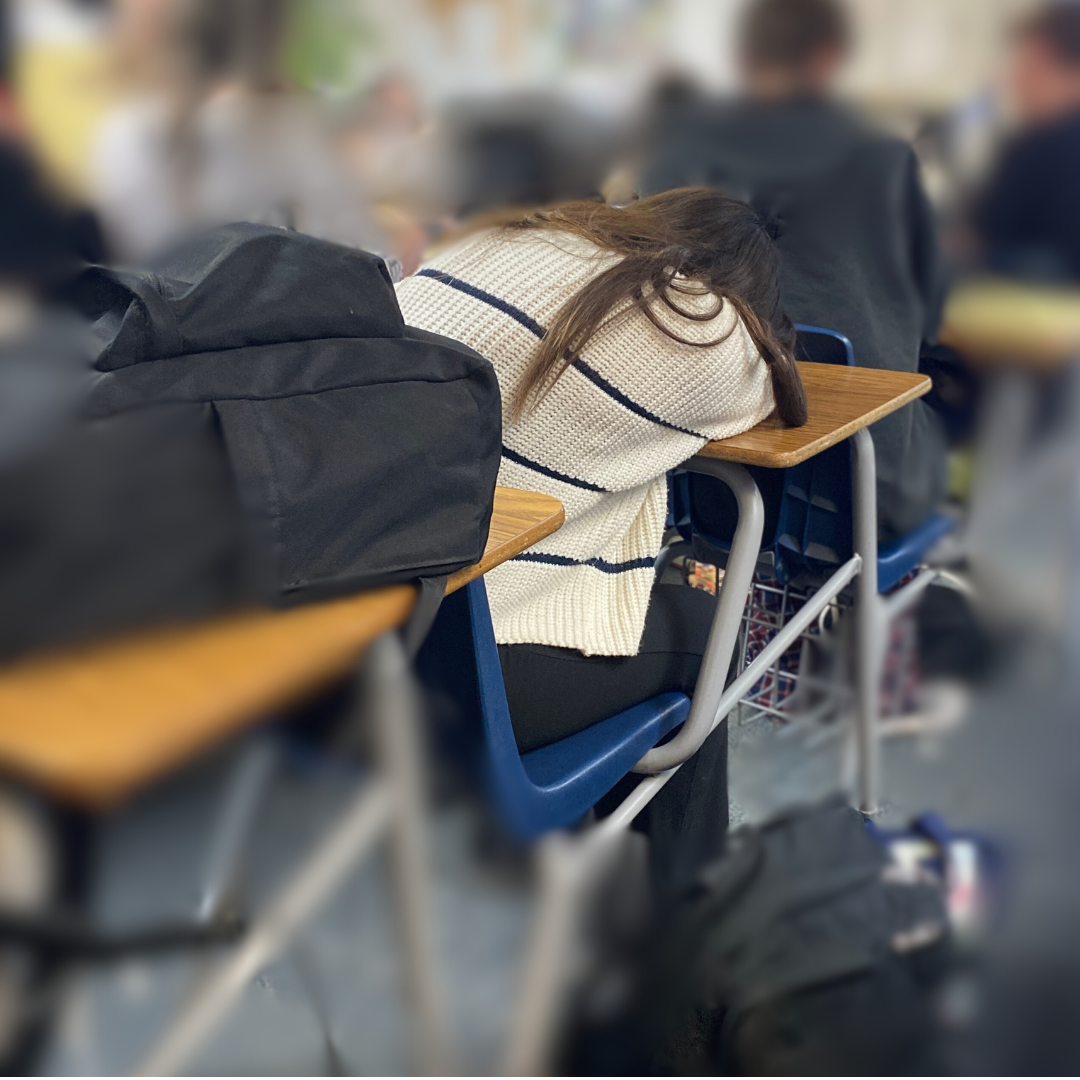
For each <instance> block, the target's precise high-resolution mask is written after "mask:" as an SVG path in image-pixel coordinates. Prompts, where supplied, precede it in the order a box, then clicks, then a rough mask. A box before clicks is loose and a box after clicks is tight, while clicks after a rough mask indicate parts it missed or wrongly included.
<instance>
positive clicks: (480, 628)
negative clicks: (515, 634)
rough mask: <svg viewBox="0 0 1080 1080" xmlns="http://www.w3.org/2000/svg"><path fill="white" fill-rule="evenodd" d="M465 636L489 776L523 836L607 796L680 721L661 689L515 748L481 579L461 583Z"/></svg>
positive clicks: (680, 704) (681, 714) (678, 707)
mask: <svg viewBox="0 0 1080 1080" xmlns="http://www.w3.org/2000/svg"><path fill="white" fill-rule="evenodd" d="M465 592H466V596H467V602H468V620H469V636H468V640H469V641H470V642H471V644H472V650H471V652H472V658H473V662H474V663H475V669H476V677H477V689H478V691H479V698H480V714H481V717H482V719H483V725H484V736H485V737H484V744H485V757H486V765H487V772H488V780H489V783H490V785H491V788H492V793H493V795H494V797H495V799H496V802H497V804H498V807H499V809H500V810H501V812H502V814H503V816H504V818H505V820H506V822H507V823H508V824H509V826H510V827H511V829H512V830H513V831H514V832H515V833H516V834H517V835H518V836H519V837H521V839H523V840H525V839H531V838H533V837H535V836H539V835H540V834H541V833H544V832H548V831H549V830H551V829H558V828H563V827H565V826H567V825H572V824H574V823H575V822H576V821H579V820H580V819H581V817H582V816H583V815H584V814H585V813H586V812H587V811H588V810H589V808H590V807H591V806H593V805H595V804H596V803H597V802H598V801H599V800H600V798H601V797H602V796H604V795H606V794H607V793H608V792H609V791H610V790H611V789H612V788H613V787H614V786H615V785H616V784H617V783H618V782H619V780H621V779H622V778H623V777H624V776H625V775H626V774H627V773H628V772H629V771H630V770H631V769H632V768H633V766H634V765H635V764H636V763H637V762H638V761H639V760H640V759H641V757H642V756H643V755H644V754H645V753H646V751H648V750H651V749H652V747H654V746H655V745H656V744H657V743H658V742H659V741H660V740H661V739H663V738H664V736H665V735H667V734H668V733H670V732H672V731H674V730H675V728H677V727H678V726H679V725H680V724H682V723H683V721H685V720H686V717H687V714H688V713H689V711H690V699H689V698H688V697H687V696H686V695H685V694H677V693H669V694H660V695H659V696H658V697H655V698H652V699H651V700H649V701H645V702H642V703H641V704H640V705H635V706H633V707H632V708H630V709H627V710H625V711H624V712H621V713H618V714H616V715H615V716H611V717H608V719H606V720H601V721H600V722H599V723H598V724H593V725H592V726H591V727H588V728H586V729H585V730H584V731H580V732H578V733H577V734H576V735H571V736H569V737H568V738H565V739H560V740H559V741H558V742H555V743H552V744H550V745H548V746H544V747H541V748H540V749H539V750H533V751H531V752H530V753H527V754H521V753H519V752H518V748H517V740H516V739H515V738H514V729H513V726H512V725H511V723H510V709H509V707H508V705H507V702H506V687H505V685H504V683H503V677H502V668H501V667H500V665H499V653H498V648H497V646H496V644H495V633H494V630H493V629H492V625H491V611H490V609H489V608H488V601H487V591H486V590H485V588H484V580H483V578H477V579H476V580H475V581H472V582H470V583H469V584H468V585H467V586H466V588H465Z"/></svg>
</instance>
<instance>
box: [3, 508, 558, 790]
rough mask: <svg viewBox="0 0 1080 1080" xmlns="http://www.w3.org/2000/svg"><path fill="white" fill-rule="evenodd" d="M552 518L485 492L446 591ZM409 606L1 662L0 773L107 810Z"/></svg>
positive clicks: (359, 646)
mask: <svg viewBox="0 0 1080 1080" xmlns="http://www.w3.org/2000/svg"><path fill="white" fill-rule="evenodd" d="M562 521H563V509H562V504H561V503H559V501H558V500H557V499H552V498H550V497H549V496H546V495H536V494H533V493H532V492H527V491H517V490H515V489H512V488H498V489H497V490H496V497H495V511H494V514H493V515H492V521H491V531H490V535H489V537H488V543H487V548H486V550H485V552H484V557H483V559H482V560H481V561H480V562H479V563H477V564H476V565H475V566H470V567H466V568H465V569H464V570H460V571H458V573H456V574H454V575H453V576H452V578H451V580H450V581H449V582H448V585H447V587H448V589H449V590H450V591H452V590H453V589H456V588H460V587H461V586H462V585H464V584H465V583H466V582H468V581H471V580H472V579H473V578H475V577H479V576H480V575H481V574H483V573H486V572H487V571H488V570H490V569H492V568H493V567H495V566H497V565H499V563H502V562H505V561H506V560H507V559H509V558H511V557H512V556H514V555H516V554H518V553H519V552H521V551H524V550H525V549H526V548H528V547H529V546H531V545H532V544H535V543H536V542H537V541H538V540H540V539H542V538H543V537H545V536H548V535H550V534H551V533H553V532H554V531H555V530H556V529H558V528H559V526H560V525H561V524H562ZM415 599H416V591H415V589H414V588H413V587H412V586H411V585H394V586H390V587H387V588H382V589H376V590H373V591H371V592H367V593H363V594H360V595H358V596H350V597H345V598H342V599H339V600H332V601H329V602H326V603H321V604H311V605H308V606H306V607H299V608H294V609H291V610H287V611H258V612H249V613H243V614H238V615H231V616H228V617H225V618H221V619H216V620H214V621H213V622H210V623H206V624H201V625H198V626H188V627H170V628H163V629H155V630H149V631H143V632H141V633H139V634H138V636H137V637H136V636H131V637H128V638H125V639H122V640H114V641H107V642H101V643H95V644H91V645H86V646H82V647H79V648H71V649H65V650H62V651H58V652H54V653H49V654H39V655H34V656H29V657H26V658H24V659H21V660H18V661H16V662H14V663H11V664H8V665H6V666H5V667H3V668H0V767H2V768H4V769H6V770H7V771H9V772H10V773H12V774H14V775H16V776H19V777H20V778H22V779H24V780H26V781H28V782H30V783H32V784H35V785H36V786H38V787H41V788H44V789H45V790H46V791H47V792H48V793H49V794H51V795H53V796H56V797H58V798H61V799H64V800H67V801H70V802H75V803H78V804H80V805H83V806H89V807H103V806H107V805H109V804H112V803H116V802H118V801H120V800H122V799H123V798H125V797H126V796H128V795H130V794H131V793H132V792H133V791H135V790H136V789H137V788H139V787H141V786H142V785H144V784H146V783H148V782H150V781H151V780H153V779H156V778H157V777H159V776H161V775H163V774H164V773H166V772H168V771H169V770H170V769H173V768H176V767H178V766H180V765H182V764H183V763H184V762H185V761H188V760H190V759H191V758H193V757H194V756H195V755H196V754H198V753H200V752H201V751H203V750H206V749H207V748H209V747H211V746H213V745H215V744H217V743H219V742H221V741H223V740H224V739H226V738H228V737H229V736H230V735H232V734H234V733H235V732H237V731H239V730H241V729H243V728H245V727H248V726H250V725H251V724H253V723H256V722H258V721H259V720H260V719H263V718H265V716H266V714H267V713H269V712H272V711H275V710H279V709H282V708H286V707H288V706H290V705H292V704H295V703H296V702H298V701H300V700H302V699H303V698H304V697H305V696H307V695H309V694H312V693H315V692H317V691H318V690H320V689H322V688H324V687H326V686H327V685H329V684H331V683H332V682H333V681H334V680H335V679H338V678H341V677H342V676H343V675H345V674H346V673H347V672H348V671H349V670H350V668H351V667H352V665H353V664H354V663H355V661H356V659H357V657H358V656H359V655H360V653H361V652H362V651H363V650H364V648H365V647H366V646H367V645H368V644H369V643H370V642H371V641H373V640H374V639H375V638H376V637H378V636H379V634H381V633H383V632H385V631H386V630H390V629H393V628H394V627H396V626H401V625H402V624H403V623H404V622H405V621H406V620H407V619H408V617H409V614H410V613H411V612H412V609H413V605H414V603H415Z"/></svg>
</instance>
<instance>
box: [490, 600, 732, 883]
mask: <svg viewBox="0 0 1080 1080" xmlns="http://www.w3.org/2000/svg"><path fill="white" fill-rule="evenodd" d="M715 612H716V599H715V597H712V596H710V595H709V594H708V593H706V592H702V591H701V590H699V589H691V588H688V587H687V586H685V585H657V586H654V588H653V592H652V599H651V600H650V602H649V612H648V616H647V617H646V620H645V633H644V635H643V636H642V640H641V647H640V649H639V650H638V654H637V655H636V656H584V655H582V654H581V653H579V652H577V651H575V650H573V649H559V648H555V647H553V646H549V645H500V646H499V660H500V662H501V664H502V670H503V680H504V682H505V684H506V696H507V700H508V702H509V705H510V716H511V718H512V721H513V725H514V734H515V735H516V736H517V741H518V747H519V749H520V750H521V751H522V752H523V753H524V752H527V751H529V750H535V749H536V748H537V747H540V746H545V745H547V744H548V743H550V742H554V741H556V740H557V739H562V738H565V737H566V736H567V735H572V734H574V732H577V731H581V730H582V729H583V728H586V727H588V726H589V725H590V724H595V723H597V722H598V721H600V720H605V719H607V717H609V716H614V715H615V714H616V713H618V712H621V711H622V710H623V709H628V708H630V706H632V705H637V704H638V703H639V702H642V701H646V700H648V699H649V698H651V697H655V696H656V695H657V694H661V693H664V692H666V691H670V690H677V691H681V692H682V693H684V694H692V693H693V691H694V686H695V685H696V683H697V677H698V672H699V671H700V670H701V658H702V655H703V654H704V652H705V643H706V641H707V640H708V636H709V629H710V627H711V626H712V619H713V615H714V614H715ZM638 780H639V777H637V776H629V777H627V778H625V779H624V780H623V781H622V782H620V784H619V785H618V786H617V787H616V789H615V790H614V791H612V792H611V793H610V794H609V795H607V796H605V798H604V799H603V800H602V801H601V803H600V804H599V805H598V806H597V812H598V813H599V814H601V815H602V814H604V813H606V812H607V811H609V810H611V809H614V807H615V806H617V805H618V802H619V801H620V799H621V798H622V797H623V796H624V795H625V794H627V793H628V792H629V791H630V790H631V789H632V788H633V786H634V784H636V783H637V782H638ZM727 823H728V800H727V724H726V723H724V724H721V725H720V727H719V728H718V729H717V730H716V731H714V732H713V733H712V735H710V736H709V738H708V739H707V740H706V741H705V744H704V745H703V746H702V747H701V749H700V750H699V751H698V752H697V753H696V754H695V755H694V757H693V758H691V759H690V761H688V762H687V763H686V764H685V765H683V767H682V768H681V769H680V770H679V771H678V772H677V773H676V774H675V776H674V777H673V778H672V779H671V780H670V781H668V783H667V785H666V786H665V787H664V788H663V789H662V790H661V791H660V793H659V794H658V795H657V796H656V798H655V799H653V801H652V802H651V803H650V804H649V806H648V807H647V808H646V809H645V810H644V811H643V812H642V814H641V815H640V817H639V818H638V821H637V823H636V825H637V827H638V828H641V829H643V830H644V831H645V832H646V833H647V834H648V835H649V837H650V839H651V841H652V844H651V849H652V855H651V858H652V864H653V871H654V877H655V880H656V883H657V885H658V886H659V887H660V889H661V890H662V891H663V892H665V893H666V892H670V891H672V890H676V889H678V888H680V887H682V886H684V885H686V884H688V883H689V881H690V880H691V879H692V878H693V876H694V874H695V873H696V872H697V870H698V869H699V868H700V867H701V865H702V864H703V863H704V862H706V861H707V860H709V859H710V858H713V857H714V856H716V855H718V854H719V853H720V851H721V850H722V848H723V842H724V834H725V832H726V831H727Z"/></svg>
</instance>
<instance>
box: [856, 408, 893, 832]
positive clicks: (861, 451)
mask: <svg viewBox="0 0 1080 1080" xmlns="http://www.w3.org/2000/svg"><path fill="white" fill-rule="evenodd" d="M851 443H852V447H853V451H854V458H855V461H854V468H853V469H852V478H851V484H852V489H853V490H852V499H853V502H854V518H855V520H854V526H855V529H854V531H855V537H854V539H855V553H856V554H857V555H859V556H860V557H861V558H862V573H860V574H859V580H858V582H857V583H856V586H855V611H856V616H855V631H856V634H857V635H858V637H857V641H856V645H855V743H856V749H857V751H858V760H859V809H860V810H862V812H863V813H864V814H870V813H873V812H874V811H875V810H877V808H878V799H879V797H880V792H879V774H880V769H881V763H880V760H879V759H880V756H881V755H880V750H881V743H880V735H881V733H880V732H879V731H878V711H879V694H880V692H881V665H882V658H883V654H884V635H885V621H884V611H883V603H882V600H881V597H879V596H878V575H877V558H878V550H877V527H878V526H877V464H876V461H875V459H874V441H873V439H871V437H870V431H869V430H868V429H867V428H863V429H862V430H861V431H857V432H856V433H855V434H854V435H853V436H852V437H851Z"/></svg>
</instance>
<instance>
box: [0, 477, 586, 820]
mask: <svg viewBox="0 0 1080 1080" xmlns="http://www.w3.org/2000/svg"><path fill="white" fill-rule="evenodd" d="M504 490H507V494H508V495H510V497H511V499H515V498H518V499H520V498H521V497H522V496H528V497H529V498H528V499H526V500H524V501H526V502H528V501H532V502H533V503H535V504H538V505H537V506H535V507H534V508H533V509H534V512H539V513H541V514H544V516H541V517H539V518H538V519H537V520H535V521H534V522H533V523H532V524H531V525H529V526H528V527H527V528H525V529H523V530H522V531H520V532H518V533H517V534H515V535H514V536H513V537H512V538H510V539H508V540H505V541H503V542H502V543H496V544H495V545H494V546H489V547H488V548H487V550H485V552H484V556H483V558H482V559H481V560H480V562H479V563H476V564H474V565H472V566H467V567H465V568H463V569H462V570H458V571H457V572H456V573H454V574H452V575H451V576H450V578H449V579H448V581H447V592H448V593H449V592H453V591H455V590H456V589H460V588H461V587H462V586H464V585H466V584H467V583H468V582H470V581H472V580H474V579H475V578H478V577H480V576H481V575H482V574H484V573H486V572H487V571H488V570H490V569H492V568H493V567H495V566H498V565H499V564H501V563H503V562H505V561H506V560H507V559H510V558H512V557H513V556H514V555H517V554H520V553H521V552H522V551H525V550H526V549H528V548H529V547H531V546H532V545H533V544H535V543H537V542H538V541H540V540H542V539H544V538H545V537H547V536H550V535H551V534H552V533H553V532H555V531H556V530H557V529H559V528H560V527H561V526H562V524H563V521H564V520H565V511H564V509H563V507H562V504H561V503H560V502H559V501H558V500H557V499H554V498H551V497H549V496H542V495H538V494H537V493H534V492H520V491H517V490H516V489H504ZM511 513H513V510H511ZM489 543H490V541H489ZM415 595H416V593H415V589H414V588H413V587H412V586H411V585H391V586H387V587H385V588H383V589H378V590H374V591H373V592H372V593H367V594H358V595H357V596H354V597H344V598H340V599H338V600H334V601H328V602H327V603H331V604H337V605H342V604H345V605H354V604H356V603H357V602H360V603H365V602H370V601H372V600H375V599H376V598H378V602H379V603H380V604H381V605H382V606H383V607H385V608H387V611H386V612H385V613H384V616H383V617H382V618H381V619H380V620H379V622H378V625H376V626H374V627H372V628H371V629H370V633H365V634H363V635H362V638H363V640H357V639H353V640H352V641H350V642H348V643H346V644H345V645H344V646H343V647H342V648H341V649H335V650H332V651H331V652H330V653H328V655H327V656H326V657H325V662H324V663H322V664H319V665H315V666H313V668H312V670H311V671H310V673H309V674H308V676H307V677H306V678H303V679H299V680H297V681H296V683H295V684H293V685H292V686H290V687H289V690H288V692H286V693H285V694H280V693H275V694H274V696H273V700H270V699H269V698H268V697H263V696H261V695H255V696H254V697H252V698H251V699H249V700H248V701H247V702H246V706H245V708H244V709H243V710H237V715H238V716H239V715H240V713H241V712H242V713H243V719H240V720H238V721H237V722H235V723H222V724H220V725H213V726H214V727H215V728H216V731H215V738H214V739H213V740H209V739H207V738H206V737H205V736H206V730H205V728H200V730H198V731H187V732H185V733H184V737H183V738H179V739H172V740H165V741H164V742H162V743H160V744H159V745H158V746H157V747H155V752H154V753H153V754H152V755H151V757H152V758H153V760H152V761H151V762H148V759H147V757H146V756H142V757H141V759H140V760H138V761H135V760H134V759H135V758H139V755H140V754H145V747H141V748H139V752H138V753H135V754H133V756H132V757H131V758H129V757H125V756H120V757H118V758H117V759H116V760H115V761H114V763H113V766H114V767H113V768H111V769H101V768H98V769H97V771H95V773H94V775H93V776H92V777H91V776H88V775H78V770H75V771H74V772H73V771H72V770H71V768H70V763H68V762H60V763H59V764H58V763H57V762H54V761H44V760H37V761H34V762H32V763H27V762H26V761H25V760H24V762H23V767H16V768H12V767H11V765H10V764H7V765H4V764H0V768H9V769H10V770H11V773H12V775H16V776H19V777H21V778H22V779H23V780H24V781H27V780H28V781H30V782H31V783H33V784H35V785H36V786H38V787H41V788H43V789H44V790H46V791H48V792H49V793H50V794H51V795H52V796H53V797H54V798H57V799H59V800H61V801H63V802H66V803H69V804H73V805H77V806H81V807H83V808H85V809H87V810H93V811H103V810H108V809H110V808H112V807H114V806H116V805H119V804H121V803H122V802H124V801H125V800H126V799H127V798H129V797H130V796H131V795H132V794H133V793H134V792H136V791H137V790H139V789H140V788H141V787H143V786H144V785H145V784H146V783H147V782H148V781H152V780H153V779H154V778H155V777H156V776H160V775H162V774H164V773H165V772H167V771H168V770H169V769H170V768H172V767H174V765H175V763H176V761H177V760H178V759H180V760H189V759H191V758H193V757H194V756H195V755H197V754H198V753H200V752H201V751H202V750H204V749H205V748H206V747H208V746H209V745H211V744H212V741H219V737H228V736H230V735H233V734H235V733H236V732H237V731H239V730H242V729H243V728H244V727H246V726H247V720H248V718H249V717H250V716H251V715H256V714H259V713H263V712H266V711H268V710H271V709H280V708H287V707H289V706H290V705H292V704H295V703H296V702H297V701H300V700H303V698H304V697H306V696H308V695H309V694H312V693H315V692H318V691H319V690H320V689H321V688H322V687H324V686H328V685H331V684H332V683H333V681H334V680H335V679H336V678H339V677H340V676H341V674H342V672H343V671H344V670H345V669H346V668H347V666H348V660H347V658H346V657H347V656H348V655H353V654H359V653H360V652H362V651H363V649H364V648H365V647H366V645H367V643H368V642H369V641H370V640H371V639H372V638H373V637H375V636H377V635H378V633H381V632H382V631H383V630H386V629H392V628H393V627H394V626H399V625H401V624H403V623H404V622H405V620H406V619H407V618H408V616H409V614H410V612H411V609H412V606H413V603H414V599H415ZM296 610H297V611H311V610H312V608H311V607H307V608H299V609H296ZM250 614H252V613H237V614H236V615H233V616H230V619H237V620H243V619H244V618H247V617H250ZM258 614H260V615H261V614H270V613H261V612H260V613H258ZM274 614H278V613H274ZM181 629H183V628H181ZM165 632H168V628H166V629H165ZM106 647H109V648H111V647H112V646H111V644H109V643H107V644H106ZM91 648H93V647H91ZM77 651H78V652H81V651H82V650H81V649H79V650H77ZM28 764H29V767H27V766H28Z"/></svg>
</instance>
